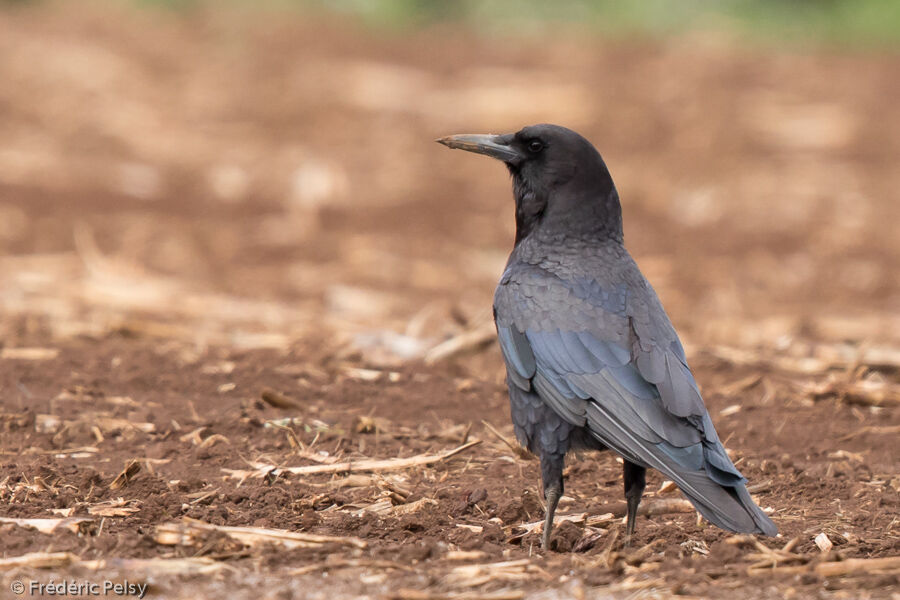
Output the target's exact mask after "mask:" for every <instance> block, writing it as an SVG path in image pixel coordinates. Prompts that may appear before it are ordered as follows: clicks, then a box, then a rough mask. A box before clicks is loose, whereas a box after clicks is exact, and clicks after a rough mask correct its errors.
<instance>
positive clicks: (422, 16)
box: [298, 0, 900, 45]
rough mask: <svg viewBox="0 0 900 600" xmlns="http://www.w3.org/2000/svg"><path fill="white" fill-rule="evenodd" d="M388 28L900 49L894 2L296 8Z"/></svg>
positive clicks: (365, 1)
mask: <svg viewBox="0 0 900 600" xmlns="http://www.w3.org/2000/svg"><path fill="white" fill-rule="evenodd" d="M298 3H299V4H301V5H307V6H309V5H317V6H319V7H320V8H324V9H327V10H333V11H341V12H346V13H351V14H354V15H357V16H359V17H361V18H363V19H365V20H366V21H368V22H370V23H373V24H376V25H381V26H389V27H410V26H419V25H423V24H432V23H438V22H444V21H458V22H463V23H465V24H467V25H469V26H472V27H475V28H479V29H485V30H487V31H489V32H491V33H501V34H504V33H515V32H517V31H519V32H521V31H524V32H529V31H534V30H539V29H540V27H542V26H543V25H544V24H546V23H554V22H555V23H570V24H571V23H576V24H581V25H584V26H588V27H591V28H595V29H598V30H601V31H603V32H604V33H608V34H611V35H617V34H622V35H632V34H644V35H665V34H676V33H680V32H684V31H687V30H694V29H701V30H713V31H716V30H725V31H731V32H734V33H737V34H740V35H747V36H750V37H751V38H759V39H768V40H773V41H783V42H790V41H796V42H800V43H802V42H805V41H817V40H824V41H832V42H841V43H852V44H865V45H869V44H873V45H881V44H894V43H897V42H900V0H558V1H555V2H554V1H548V0H298Z"/></svg>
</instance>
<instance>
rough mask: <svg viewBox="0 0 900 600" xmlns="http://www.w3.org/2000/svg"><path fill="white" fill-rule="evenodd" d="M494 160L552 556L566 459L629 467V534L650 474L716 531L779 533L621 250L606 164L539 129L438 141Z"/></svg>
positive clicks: (501, 321) (524, 429) (509, 299)
mask: <svg viewBox="0 0 900 600" xmlns="http://www.w3.org/2000/svg"><path fill="white" fill-rule="evenodd" d="M438 141H439V142H440V143H442V144H444V145H446V146H449V147H450V148H459V149H463V150H468V151H471V152H477V153H480V154H486V155H489V156H493V157H494V158H498V159H500V160H502V161H503V162H505V163H506V165H507V167H508V168H509V171H510V173H511V174H512V178H513V193H514V196H515V201H516V241H515V247H514V248H513V251H512V254H510V257H509V262H508V263H507V265H506V270H505V271H504V272H503V276H502V277H501V279H500V284H499V285H498V286H497V291H496V293H495V295H494V320H495V321H496V324H497V333H498V337H499V340H500V347H501V349H502V351H503V357H504V359H505V361H506V371H507V382H508V385H509V399H510V407H511V412H512V419H513V424H514V426H515V431H516V437H517V438H518V439H519V441H520V442H521V443H522V444H523V445H524V446H526V447H527V448H528V449H529V450H530V451H531V452H533V453H535V454H537V455H538V456H539V457H540V459H541V474H542V480H543V487H544V495H545V497H546V500H547V521H546V525H545V527H544V539H543V542H544V546H545V547H547V546H548V543H549V539H550V531H551V529H552V525H553V514H554V511H555V509H556V505H557V503H558V501H559V497H560V496H561V495H562V492H563V479H562V472H563V464H564V460H565V455H566V453H567V452H568V451H569V450H571V449H578V448H586V449H596V450H603V449H611V450H613V451H615V452H616V453H618V454H619V455H621V456H622V458H623V459H624V461H625V463H624V473H623V475H624V480H625V498H626V501H627V505H628V515H627V517H628V520H627V526H626V532H627V535H628V537H630V535H631V533H632V532H633V530H634V523H635V516H636V514H637V508H638V504H639V503H640V500H641V495H642V494H643V491H644V475H645V471H646V468H647V467H653V468H654V469H657V470H659V471H661V472H662V473H663V474H665V476H666V477H667V478H669V479H672V480H673V481H674V482H675V483H676V484H677V485H678V487H679V488H681V490H682V492H684V494H685V495H686V496H687V497H688V498H689V499H690V501H691V502H692V503H693V504H694V506H695V507H696V508H697V510H698V511H699V512H700V514H702V515H703V516H704V517H706V518H707V519H708V520H709V521H710V522H712V523H714V524H716V525H718V526H719V527H722V528H724V529H728V530H730V531H737V532H748V533H763V534H766V535H775V534H776V533H777V529H776V527H775V525H774V524H773V523H772V521H771V520H769V518H768V517H767V516H766V515H765V514H764V513H763V512H762V511H761V510H760V509H759V507H758V506H756V504H754V502H753V500H752V499H751V498H750V494H749V493H748V492H747V488H746V485H745V483H746V480H745V479H744V477H743V476H742V475H741V474H740V472H739V471H738V470H737V469H736V468H735V467H734V465H733V464H732V462H731V460H730V459H729V458H728V455H727V454H726V453H725V448H724V447H723V446H722V443H721V441H719V437H718V436H717V435H716V430H715V428H714V427H713V423H712V421H711V420H710V417H709V413H708V412H707V411H706V407H705V406H704V404H703V399H702V398H701V397H700V392H699V390H698V388H697V383H696V381H694V377H693V375H692V374H691V370H690V368H689V367H688V365H687V361H686V359H685V355H684V349H683V348H682V346H681V342H680V341H679V340H678V335H677V334H676V333H675V329H674V328H673V327H672V324H671V322H670V321H669V318H668V316H666V313H665V311H664V310H663V307H662V305H661V304H660V302H659V298H657V296H656V293H655V292H654V291H653V288H652V287H650V284H649V283H648V282H647V280H646V279H644V276H643V275H642V274H641V272H640V270H639V269H638V267H637V265H636V264H635V262H634V260H633V259H632V258H631V255H629V254H628V251H627V250H625V247H624V245H623V238H622V210H621V206H620V205H619V196H618V193H617V192H616V188H615V185H614V184H613V181H612V178H611V177H610V174H609V171H608V170H607V168H606V164H605V163H604V162H603V159H602V158H601V157H600V154H599V153H598V152H597V151H596V150H595V149H594V147H593V146H592V145H591V144H590V142H588V141H587V140H586V139H584V138H583V137H582V136H580V135H579V134H577V133H575V132H574V131H571V130H569V129H565V128H563V127H559V126H556V125H534V126H531V127H526V128H524V129H522V130H521V131H519V132H518V133H515V134H508V135H499V136H494V135H456V136H450V137H447V138H443V139H440V140H438Z"/></svg>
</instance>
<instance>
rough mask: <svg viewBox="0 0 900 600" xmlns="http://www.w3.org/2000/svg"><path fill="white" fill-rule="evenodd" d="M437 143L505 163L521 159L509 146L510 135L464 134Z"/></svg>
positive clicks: (445, 138)
mask: <svg viewBox="0 0 900 600" xmlns="http://www.w3.org/2000/svg"><path fill="white" fill-rule="evenodd" d="M435 141H436V142H438V143H439V144H443V145H445V146H447V147H448V148H455V149H458V150H466V151H468V152H475V153H476V154H485V155H487V156H492V157H494V158H497V159H500V160H502V161H503V162H514V161H516V160H518V159H520V158H521V156H520V155H519V153H518V151H516V149H515V148H513V147H512V146H510V145H509V142H510V141H511V136H508V135H492V134H475V133H463V134H460V135H449V136H447V137H443V138H440V139H438V140H435Z"/></svg>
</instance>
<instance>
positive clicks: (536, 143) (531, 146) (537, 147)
mask: <svg viewBox="0 0 900 600" xmlns="http://www.w3.org/2000/svg"><path fill="white" fill-rule="evenodd" d="M543 149H544V144H543V143H542V142H541V141H540V140H531V141H530V142H528V151H529V152H533V153H534V154H537V153H538V152H540V151H541V150H543Z"/></svg>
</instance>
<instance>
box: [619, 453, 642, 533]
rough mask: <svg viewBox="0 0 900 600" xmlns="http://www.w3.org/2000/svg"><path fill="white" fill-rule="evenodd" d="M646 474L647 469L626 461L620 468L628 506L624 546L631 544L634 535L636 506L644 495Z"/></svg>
mask: <svg viewBox="0 0 900 600" xmlns="http://www.w3.org/2000/svg"><path fill="white" fill-rule="evenodd" d="M646 473H647V469H645V468H644V467H641V466H639V465H636V464H634V463H631V462H628V461H627V460H626V461H625V465H624V466H623V468H622V475H623V479H624V480H625V503H626V504H627V505H628V519H627V521H626V523H625V545H626V546H629V545H630V544H631V535H632V534H633V533H634V522H635V519H637V510H638V505H639V504H640V503H641V496H643V495H644V487H645V486H646V484H647V482H646V480H645V478H644V475H645V474H646Z"/></svg>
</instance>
